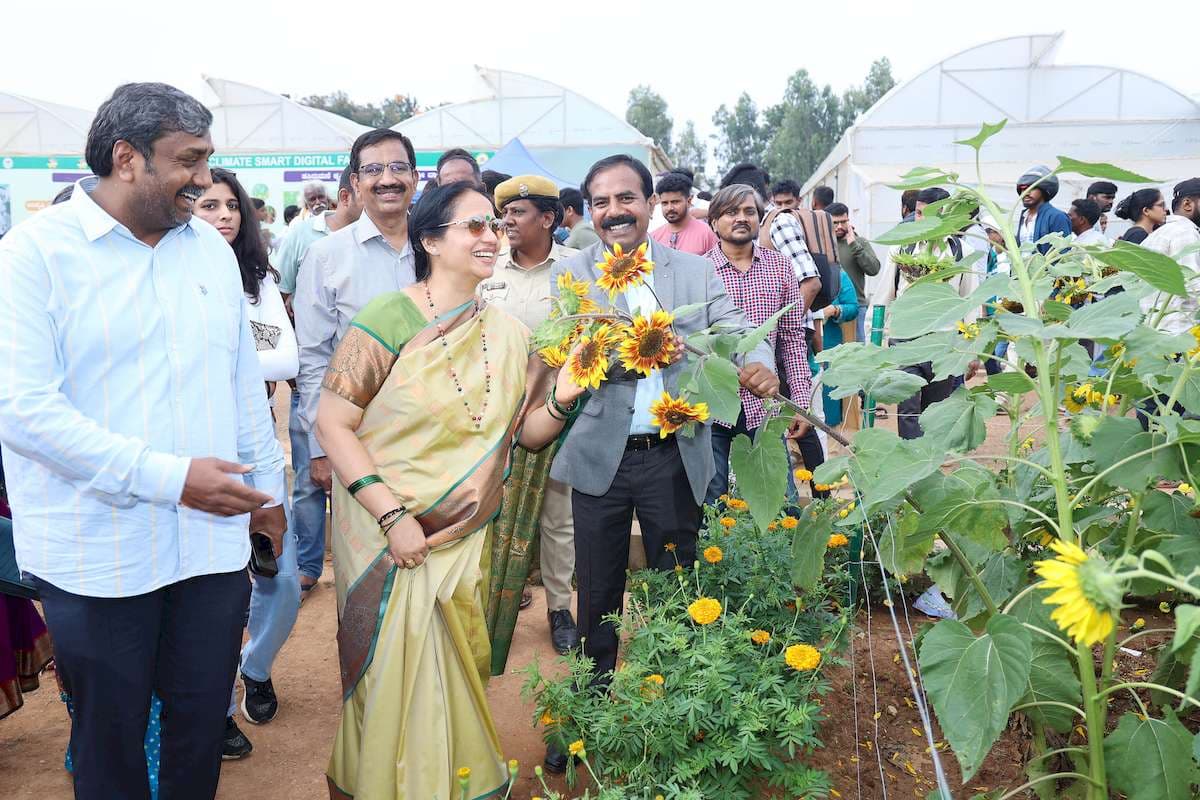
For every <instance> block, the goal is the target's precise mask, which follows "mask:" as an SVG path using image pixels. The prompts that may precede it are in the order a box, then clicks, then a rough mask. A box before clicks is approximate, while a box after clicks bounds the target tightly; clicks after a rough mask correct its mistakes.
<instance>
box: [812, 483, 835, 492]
mask: <svg viewBox="0 0 1200 800" xmlns="http://www.w3.org/2000/svg"><path fill="white" fill-rule="evenodd" d="M813 488H814V489H816V490H817V491H818V492H828V491H829V490H830V489H832V488H833V486H831V485H830V484H828V483H814V484H813Z"/></svg>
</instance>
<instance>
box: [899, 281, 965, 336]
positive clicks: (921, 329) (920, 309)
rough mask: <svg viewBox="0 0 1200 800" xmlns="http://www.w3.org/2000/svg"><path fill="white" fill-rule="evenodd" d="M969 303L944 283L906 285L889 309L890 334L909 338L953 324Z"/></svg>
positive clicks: (963, 313)
mask: <svg viewBox="0 0 1200 800" xmlns="http://www.w3.org/2000/svg"><path fill="white" fill-rule="evenodd" d="M969 308H971V304H970V303H969V302H967V300H965V299H964V298H962V297H960V296H959V294H958V292H956V291H955V290H954V289H953V288H951V287H950V285H949V284H946V283H922V284H920V285H917V286H910V287H909V288H908V289H907V290H906V291H905V292H904V294H902V295H900V299H898V300H897V301H896V302H895V303H894V304H893V305H892V310H891V333H892V335H893V336H895V337H896V338H897V339H912V338H915V337H917V336H923V335H924V334H926V333H930V332H932V331H938V330H942V329H943V328H947V327H951V328H952V327H954V323H955V322H957V321H959V320H960V319H962V318H963V316H964V315H965V314H966V312H967V310H968V309H969Z"/></svg>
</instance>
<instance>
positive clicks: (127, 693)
mask: <svg viewBox="0 0 1200 800" xmlns="http://www.w3.org/2000/svg"><path fill="white" fill-rule="evenodd" d="M37 585H38V589H39V590H40V591H41V595H42V608H43V610H44V611H45V613H46V624H47V626H48V627H49V628H50V635H51V637H52V638H53V640H54V658H55V662H56V664H57V669H58V671H59V674H60V675H61V677H62V680H63V685H64V686H65V687H66V688H67V690H68V691H69V692H70V693H71V696H72V698H73V701H74V704H75V717H74V720H73V723H72V728H71V744H70V747H71V758H72V760H73V761H74V766H75V797H76V800H116V798H121V800H148V798H149V797H150V785H149V781H148V778H147V775H146V754H145V752H144V751H143V747H142V746H143V740H144V739H145V736H146V723H147V721H148V719H149V716H150V694H151V692H157V693H158V696H159V697H160V698H161V699H162V702H163V710H162V751H161V752H162V756H161V761H160V766H159V797H160V798H162V800H212V798H213V797H214V796H216V793H217V779H218V778H219V777H220V773H221V741H222V738H223V734H224V730H225V714H226V711H227V710H228V708H229V692H230V690H231V689H232V688H233V680H234V672H235V670H236V669H237V662H238V651H239V650H240V648H241V643H242V625H243V624H244V623H245V620H246V610H247V608H248V607H249V604H250V582H249V580H248V579H247V577H246V573H245V571H244V570H239V571H238V572H230V573H224V574H219V575H203V576H199V577H195V578H190V579H188V580H185V581H180V582H179V583H174V584H171V585H169V586H165V587H163V588H161V589H158V590H156V591H153V592H150V593H149V594H143V595H137V596H135V597H116V598H108V597H84V596H82V595H77V594H71V593H69V592H65V591H63V590H62V589H59V588H58V587H56V586H54V585H53V584H50V583H47V582H46V581H44V580H41V579H38V581H37Z"/></svg>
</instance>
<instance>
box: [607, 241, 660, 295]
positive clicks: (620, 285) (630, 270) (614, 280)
mask: <svg viewBox="0 0 1200 800" xmlns="http://www.w3.org/2000/svg"><path fill="white" fill-rule="evenodd" d="M648 244H649V243H648V242H642V244H641V245H640V246H639V247H638V249H637V250H634V251H633V252H632V253H626V252H625V251H624V250H623V249H622V248H621V245H619V244H615V245H613V249H612V251H611V252H605V253H604V260H603V261H600V262H599V263H597V264H596V269H597V270H598V271H599V272H600V277H599V278H597V279H596V285H597V286H599V287H600V288H601V289H604V290H605V291H607V292H608V299H609V300H612V299H614V298H616V296H617V293H618V292H623V291H625V290H626V289H629V288H630V287H633V286H640V285H641V284H642V281H643V280H644V279H645V277H646V276H647V275H649V274H650V273H651V272H653V271H654V262H653V261H650V260H649V259H648V258H646V248H647V246H648Z"/></svg>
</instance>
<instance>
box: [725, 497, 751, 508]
mask: <svg viewBox="0 0 1200 800" xmlns="http://www.w3.org/2000/svg"><path fill="white" fill-rule="evenodd" d="M729 507H730V508H732V509H733V510H734V511H745V510H746V509H747V508H749V507H750V504H749V503H747V502H746V501H745V500H743V499H741V498H740V497H731V498H729Z"/></svg>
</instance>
